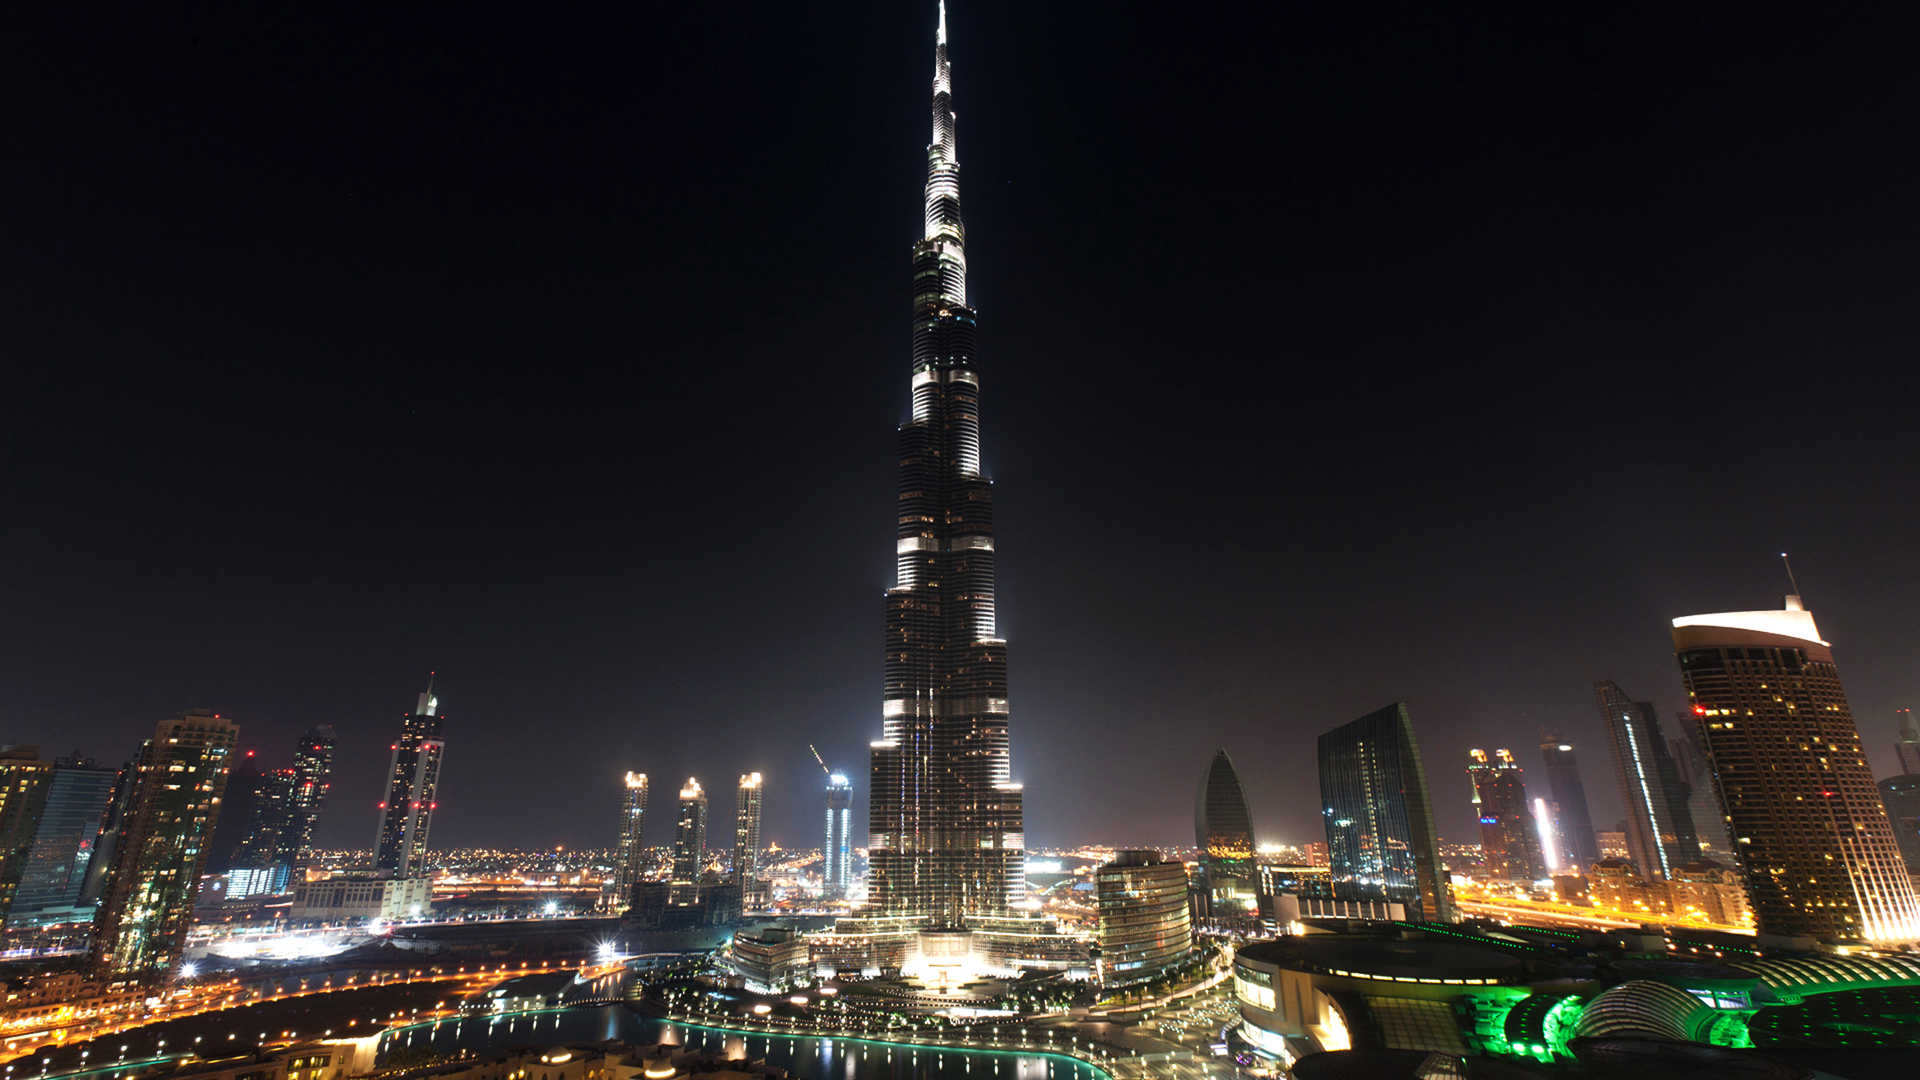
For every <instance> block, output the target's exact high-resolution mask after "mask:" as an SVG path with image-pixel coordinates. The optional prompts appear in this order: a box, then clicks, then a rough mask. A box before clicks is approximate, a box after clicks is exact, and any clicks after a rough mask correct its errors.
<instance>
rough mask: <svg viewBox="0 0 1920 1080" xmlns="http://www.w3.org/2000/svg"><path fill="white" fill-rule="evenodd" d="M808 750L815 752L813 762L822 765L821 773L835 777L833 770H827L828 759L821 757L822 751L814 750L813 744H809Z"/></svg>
mask: <svg viewBox="0 0 1920 1080" xmlns="http://www.w3.org/2000/svg"><path fill="white" fill-rule="evenodd" d="M807 749H809V750H813V760H815V761H817V762H819V763H820V771H821V772H823V773H826V774H827V775H828V776H829V777H831V776H832V775H833V770H832V769H829V768H827V759H825V758H823V757H821V756H820V751H818V750H814V749H813V744H812V743H808V744H807Z"/></svg>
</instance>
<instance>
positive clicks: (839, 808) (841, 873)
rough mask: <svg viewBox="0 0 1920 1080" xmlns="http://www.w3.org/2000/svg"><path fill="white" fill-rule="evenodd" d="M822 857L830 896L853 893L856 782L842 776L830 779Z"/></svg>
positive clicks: (822, 870)
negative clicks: (854, 791)
mask: <svg viewBox="0 0 1920 1080" xmlns="http://www.w3.org/2000/svg"><path fill="white" fill-rule="evenodd" d="M820 856H821V867H820V877H821V878H822V879H823V881H824V882H825V884H826V893H827V895H828V896H829V897H832V898H834V899H845V898H846V896H847V895H848V894H849V893H851V892H852V891H853V782H852V781H850V780H848V779H847V778H846V777H845V776H843V775H841V774H840V773H834V774H833V775H831V776H829V777H827V836H826V842H825V844H824V845H823V846H822V847H821V848H820Z"/></svg>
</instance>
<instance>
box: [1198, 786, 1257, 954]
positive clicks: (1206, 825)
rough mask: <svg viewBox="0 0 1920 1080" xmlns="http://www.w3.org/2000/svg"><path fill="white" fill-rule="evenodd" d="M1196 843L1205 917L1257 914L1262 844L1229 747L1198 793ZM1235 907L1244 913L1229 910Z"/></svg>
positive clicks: (1199, 787)
mask: <svg viewBox="0 0 1920 1080" xmlns="http://www.w3.org/2000/svg"><path fill="white" fill-rule="evenodd" d="M1193 843H1194V847H1196V848H1198V849H1199V852H1200V868H1201V876H1202V878H1203V880H1204V883H1205V884H1204V887H1205V889H1206V892H1205V894H1204V897H1203V914H1204V915H1205V916H1206V917H1208V918H1230V917H1234V916H1242V915H1247V914H1251V913H1252V909H1253V908H1254V906H1255V904H1256V895H1257V892H1258V887H1257V885H1256V884H1255V881H1256V877H1257V875H1256V872H1255V870H1254V852H1255V850H1256V849H1257V848H1258V843H1257V842H1256V841H1255V839H1254V835H1253V812H1252V810H1251V809H1249V807H1248V806H1247V789H1246V786H1245V785H1243V784H1241V783H1240V774H1239V773H1238V772H1236V771H1234V768H1233V759H1232V758H1231V757H1228V756H1227V751H1226V750H1225V748H1222V749H1220V750H1218V751H1215V753H1214V755H1213V760H1212V761H1210V762H1208V763H1207V770H1206V771H1205V772H1203V773H1201V774H1200V783H1199V785H1198V787H1197V788H1196V790H1195V791H1194V795H1193ZM1234 908H1238V909H1239V910H1229V909H1234Z"/></svg>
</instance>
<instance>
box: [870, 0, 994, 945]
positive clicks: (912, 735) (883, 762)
mask: <svg viewBox="0 0 1920 1080" xmlns="http://www.w3.org/2000/svg"><path fill="white" fill-rule="evenodd" d="M952 92H953V80H952V70H951V68H950V67H949V65H948V63H947V18H946V6H945V4H944V3H943V4H942V5H941V8H940V28H939V33H938V37H937V39H936V43H935V45H934V65H933V141H932V142H931V143H930V144H928V146H927V220H926V235H925V236H924V237H923V238H922V239H921V240H920V241H919V242H918V243H916V244H915V245H914V246H913V418H912V419H911V420H909V421H907V422H906V423H905V424H902V425H901V427H900V504H899V505H900V523H899V533H898V537H897V541H898V544H897V552H898V556H897V558H898V566H897V574H898V577H897V582H898V583H897V584H896V585H895V586H894V587H893V588H892V589H890V590H888V592H887V598H886V603H887V629H886V648H887V661H886V696H885V702H884V704H883V706H882V717H883V720H884V724H885V734H884V737H883V738H882V739H881V740H880V741H879V742H876V743H874V744H873V759H872V762H873V771H872V780H871V782H872V786H871V788H870V789H869V792H870V795H869V799H870V802H869V806H870V808H871V809H870V816H869V830H868V831H869V841H868V843H869V852H870V854H869V861H868V867H869V869H868V876H867V895H868V906H869V909H870V910H871V911H872V912H873V913H874V914H883V915H906V916H919V917H924V918H926V919H927V920H928V922H929V925H930V926H932V927H935V928H954V929H957V928H960V927H963V926H965V925H967V923H968V920H969V919H970V918H975V917H978V916H982V915H1003V914H1005V913H1006V911H1007V905H1008V902H1009V901H1010V900H1016V899H1019V898H1020V895H1021V894H1022V893H1024V891H1025V882H1024V878H1023V876H1022V868H1023V866H1024V861H1025V853H1024V850H1023V849H1024V847H1025V844H1024V841H1023V838H1022V834H1021V825H1020V787H1019V785H1017V784H1014V783H1012V782H1010V780H1009V776H1008V752H1007V646H1006V642H1004V641H1002V640H1001V639H1000V638H999V637H998V636H997V635H996V632H995V628H994V610H993V482H992V481H991V480H988V479H987V478H986V476H985V475H984V474H983V473H981V471H980V373H979V369H978V367H977V358H978V355H979V353H978V348H977V344H976V339H977V327H976V324H975V320H974V313H973V309H972V308H970V307H968V306H967V246H966V244H967V228H966V226H965V225H964V224H962V223H961V220H960V161H959V158H958V156H957V155H956V154H955V152H954V131H953V128H954V114H953V105H952Z"/></svg>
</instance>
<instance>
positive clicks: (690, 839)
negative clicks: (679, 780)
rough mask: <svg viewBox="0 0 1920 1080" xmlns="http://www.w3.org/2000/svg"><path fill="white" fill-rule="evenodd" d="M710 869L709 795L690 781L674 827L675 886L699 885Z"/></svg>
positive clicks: (689, 779) (693, 780)
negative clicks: (708, 835)
mask: <svg viewBox="0 0 1920 1080" xmlns="http://www.w3.org/2000/svg"><path fill="white" fill-rule="evenodd" d="M706 866H707V793H706V792H705V791H702V790H701V789H700V781H698V780H695V779H694V778H693V777H691V776H689V777H687V786H686V787H683V788H681V789H680V816H679V818H678V820H676V821H675V822H674V827H673V883H674V884H675V885H698V884H699V883H700V876H701V873H702V872H703V871H704V870H705V869H706Z"/></svg>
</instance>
